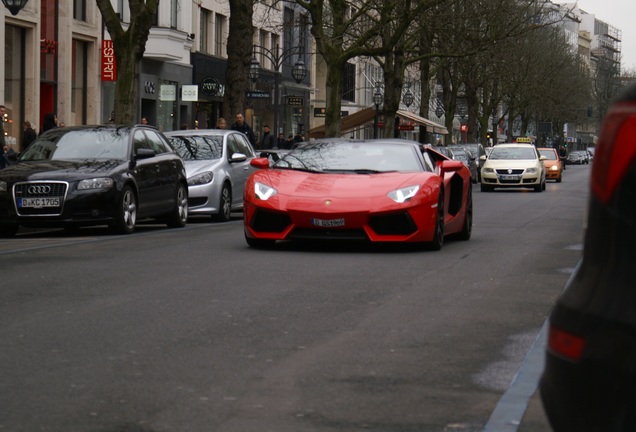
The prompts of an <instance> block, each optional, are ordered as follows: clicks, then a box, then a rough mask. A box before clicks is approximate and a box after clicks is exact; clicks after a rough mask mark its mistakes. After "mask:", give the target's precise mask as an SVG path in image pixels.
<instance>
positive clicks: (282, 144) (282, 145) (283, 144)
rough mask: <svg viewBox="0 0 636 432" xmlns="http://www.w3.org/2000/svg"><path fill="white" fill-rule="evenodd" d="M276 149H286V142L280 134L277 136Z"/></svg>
mask: <svg viewBox="0 0 636 432" xmlns="http://www.w3.org/2000/svg"><path fill="white" fill-rule="evenodd" d="M278 148H279V149H286V148H287V141H286V140H285V135H284V134H282V133H279V134H278Z"/></svg>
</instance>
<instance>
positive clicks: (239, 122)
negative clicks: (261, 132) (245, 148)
mask: <svg viewBox="0 0 636 432" xmlns="http://www.w3.org/2000/svg"><path fill="white" fill-rule="evenodd" d="M230 129H232V130H235V131H237V132H242V133H244V134H245V136H247V139H248V140H249V142H250V143H251V144H252V147H253V148H256V135H254V131H253V130H252V128H251V127H250V125H248V124H247V123H245V118H244V117H243V114H241V113H238V114H237V115H236V121H235V122H234V124H233V125H232V127H231V128H230Z"/></svg>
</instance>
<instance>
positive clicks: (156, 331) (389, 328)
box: [0, 168, 588, 432]
mask: <svg viewBox="0 0 636 432" xmlns="http://www.w3.org/2000/svg"><path fill="white" fill-rule="evenodd" d="M567 173H568V177H567V178H566V180H565V181H564V183H562V184H558V185H557V184H548V190H547V191H546V192H544V193H541V194H537V193H533V192H495V193H490V194H482V193H480V192H478V191H477V189H476V190H475V230H474V237H473V239H472V240H471V241H469V242H447V244H446V245H445V246H444V249H443V250H442V251H441V252H439V253H435V252H420V251H417V250H412V249H408V248H407V249H403V248H377V247H365V246H363V247H360V246H354V245H338V246H311V247H305V246H302V245H301V246H299V245H295V244H285V245H281V247H279V248H277V249H276V250H274V251H256V250H251V249H249V248H247V247H246V245H245V243H244V240H243V238H242V228H241V222H240V220H235V221H233V222H230V223H227V224H207V223H206V224H201V223H199V224H191V225H188V227H186V228H185V229H182V230H168V229H165V228H160V229H155V228H153V227H148V228H147V229H141V230H140V232H139V233H136V234H134V235H132V236H108V235H105V234H103V233H100V232H99V231H95V230H91V231H84V230H81V232H80V234H78V235H77V236H67V235H63V234H55V235H53V234H48V235H43V236H42V235H40V236H41V237H38V235H36V234H28V235H25V236H19V237H18V238H16V239H14V240H7V241H3V242H2V243H0V245H1V247H2V251H3V252H0V260H2V267H3V268H8V269H10V270H9V271H5V272H4V273H3V280H4V283H3V290H2V291H1V293H0V341H1V342H2V345H3V346H4V347H5V348H4V349H3V350H2V352H0V370H2V371H4V372H3V376H2V378H1V383H2V386H1V387H2V388H3V389H8V391H6V392H2V393H0V403H2V404H3V406H4V407H6V409H5V410H3V412H2V413H0V425H2V426H3V427H4V428H5V429H6V430H25V431H26V430H34V429H39V428H43V427H49V429H50V430H67V431H80V430H82V431H85V430H100V431H102V430H103V431H110V430H122V429H123V428H124V427H129V428H130V429H131V430H135V429H133V428H134V427H136V428H137V430H143V431H152V430H157V431H159V430H161V431H168V430H171V431H172V430H174V431H187V430H192V431H208V430H215V431H221V432H227V431H237V432H238V431H241V432H245V431H252V430H254V431H256V430H258V431H262V430H272V431H277V432H279V431H283V432H284V431H290V432H292V431H293V432H297V431H332V430H338V431H358V430H377V431H396V430H413V431H415V430H417V431H418V432H419V431H443V430H462V431H478V430H483V428H484V427H485V425H486V423H487V421H488V419H489V418H490V416H491V414H492V413H493V411H494V410H495V407H496V406H497V403H498V402H499V401H500V400H501V398H502V396H503V395H504V394H505V392H506V390H507V389H508V387H509V386H510V383H511V382H512V379H513V377H514V376H515V374H516V373H517V371H518V370H519V367H520V365H521V364H522V363H523V359H524V358H525V355H526V353H527V352H528V350H529V348H530V346H531V344H532V342H533V341H534V340H535V339H536V335H537V334H538V332H539V330H540V328H541V326H542V325H543V323H544V322H545V318H546V317H547V314H548V313H549V310H550V308H551V305H552V303H553V301H554V300H555V299H556V296H557V295H558V293H559V292H560V289H561V287H562V286H563V284H564V283H565V280H566V279H567V277H568V275H567V273H565V272H564V271H563V269H567V268H571V267H573V266H574V265H575V263H576V261H577V259H578V257H579V256H580V248H578V249H577V245H578V244H580V241H581V238H582V237H581V226H582V221H583V218H582V215H581V213H582V208H583V207H584V203H585V201H586V193H585V185H586V176H587V175H588V173H587V172H586V170H585V169H584V168H583V169H580V170H578V171H577V170H572V171H570V170H568V172H567ZM58 236H59V237H58ZM25 240H27V241H28V242H32V241H33V243H29V244H28V245H27V244H25V243H24V241H25ZM37 242H40V245H39V246H38V245H37ZM56 242H57V243H56ZM525 420H529V421H535V420H534V419H524V421H525ZM522 427H523V426H522ZM117 428H119V429H117ZM537 430H540V429H537Z"/></svg>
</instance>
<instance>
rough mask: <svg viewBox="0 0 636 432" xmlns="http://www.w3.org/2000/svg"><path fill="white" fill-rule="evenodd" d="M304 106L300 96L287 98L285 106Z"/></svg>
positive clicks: (302, 98) (303, 99)
mask: <svg viewBox="0 0 636 432" xmlns="http://www.w3.org/2000/svg"><path fill="white" fill-rule="evenodd" d="M304 104H305V98H304V97H300V96H288V97H287V105H291V106H303V105H304Z"/></svg>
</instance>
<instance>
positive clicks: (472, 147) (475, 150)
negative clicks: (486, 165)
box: [453, 143, 486, 182]
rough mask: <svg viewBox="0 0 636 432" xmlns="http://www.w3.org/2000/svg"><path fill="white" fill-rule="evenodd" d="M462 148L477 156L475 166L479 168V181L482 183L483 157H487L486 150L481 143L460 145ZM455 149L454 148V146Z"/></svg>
mask: <svg viewBox="0 0 636 432" xmlns="http://www.w3.org/2000/svg"><path fill="white" fill-rule="evenodd" d="M459 146H460V147H462V148H464V149H466V150H468V151H469V152H471V153H472V155H473V156H475V165H476V166H477V181H478V182H480V181H481V157H482V156H485V155H486V149H485V148H484V146H483V145H481V143H466V144H459ZM453 147H454V146H453Z"/></svg>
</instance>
